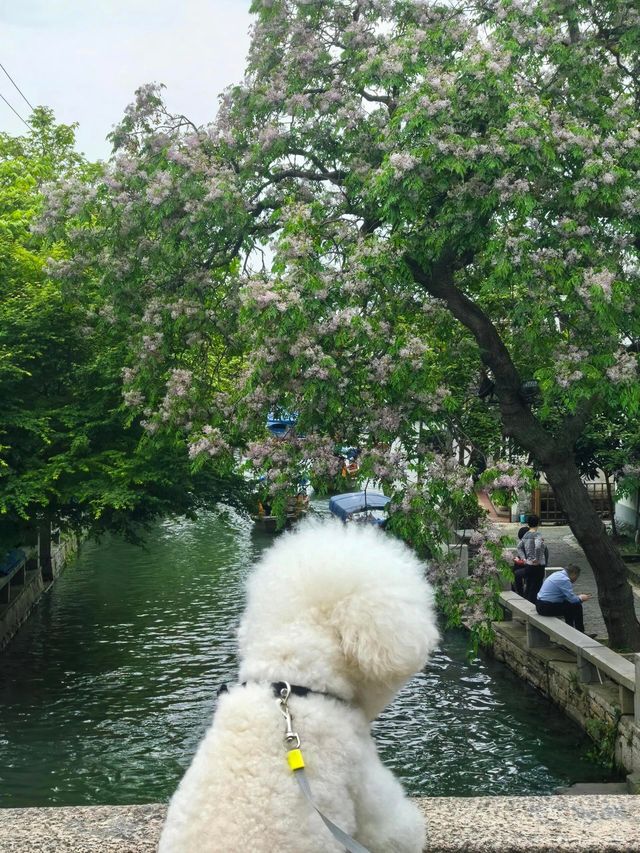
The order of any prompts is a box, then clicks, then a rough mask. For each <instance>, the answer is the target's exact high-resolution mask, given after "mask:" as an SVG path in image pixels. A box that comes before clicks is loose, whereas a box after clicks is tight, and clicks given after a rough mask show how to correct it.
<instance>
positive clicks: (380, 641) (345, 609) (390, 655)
mask: <svg viewBox="0 0 640 853" xmlns="http://www.w3.org/2000/svg"><path fill="white" fill-rule="evenodd" d="M375 571H376V570H375V568H374V569H373V571H372V577H371V580H370V583H369V584H367V586H365V587H364V588H360V589H357V590H354V591H353V592H352V593H351V594H349V595H348V596H346V597H345V598H343V599H342V600H341V601H339V602H337V603H336V605H335V607H334V609H333V613H332V617H331V621H332V623H333V625H334V627H335V628H336V630H337V632H338V635H339V637H340V644H341V648H342V652H343V654H344V656H345V658H346V659H347V662H348V663H349V665H350V666H355V667H357V669H359V670H360V672H361V674H362V676H363V677H364V678H365V679H367V680H374V681H378V682H380V683H382V684H388V685H394V684H398V683H401V682H402V681H404V680H405V679H407V678H410V677H411V676H412V675H413V674H414V673H415V672H417V671H418V670H420V669H421V668H422V667H423V666H424V664H425V662H426V660H427V658H428V656H429V653H430V652H431V651H432V650H433V649H434V648H435V647H436V645H437V643H438V639H439V634H438V628H437V624H436V617H435V612H434V607H433V596H432V593H431V589H430V587H429V586H428V585H427V583H426V581H424V580H423V579H422V578H421V577H418V576H414V575H411V576H409V577H407V576H405V577H403V578H402V579H398V580H399V582H397V583H396V584H395V585H394V584H388V583H383V582H382V583H381V582H380V581H381V580H382V579H381V578H380V577H379V576H378V577H376V574H375Z"/></svg>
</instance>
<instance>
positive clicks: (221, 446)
mask: <svg viewBox="0 0 640 853" xmlns="http://www.w3.org/2000/svg"><path fill="white" fill-rule="evenodd" d="M229 451H230V448H229V445H228V444H227V442H226V441H225V439H224V438H223V436H222V433H221V432H220V430H219V429H218V428H217V427H212V426H211V425H209V424H207V425H206V426H204V427H203V428H202V435H201V436H200V437H194V438H192V439H191V440H190V442H189V458H190V459H195V458H196V457H197V456H200V455H201V454H202V453H206V454H207V455H208V456H218V455H220V454H221V453H228V452H229Z"/></svg>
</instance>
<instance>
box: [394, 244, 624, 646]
mask: <svg viewBox="0 0 640 853" xmlns="http://www.w3.org/2000/svg"><path fill="white" fill-rule="evenodd" d="M405 261H406V264H407V266H408V268H409V270H410V271H411V273H412V275H413V278H414V280H415V281H416V282H417V283H418V284H420V285H422V286H423V287H424V289H425V290H426V291H427V292H428V293H430V294H431V295H432V296H435V297H436V298H438V299H442V300H444V301H445V302H446V304H447V308H448V309H449V311H450V312H451V314H452V315H453V316H454V317H455V318H456V319H457V320H458V321H459V322H460V323H462V325H463V326H466V328H467V329H468V330H469V331H470V332H471V334H472V335H473V337H474V338H475V341H476V343H477V345H478V349H479V352H480V359H481V360H482V363H483V365H484V366H485V368H487V369H488V370H489V371H491V373H492V374H493V380H494V382H495V390H496V394H497V397H498V400H499V403H500V415H501V419H502V424H503V426H504V431H505V434H506V435H508V436H511V437H512V438H513V439H514V440H515V441H516V442H517V443H518V445H519V446H520V448H521V449H522V450H525V451H527V452H528V453H530V454H531V458H532V459H533V460H534V461H535V462H536V464H537V465H538V466H539V467H540V469H541V470H542V471H544V473H545V475H546V477H547V481H548V482H549V484H550V485H551V486H552V487H553V490H554V492H555V493H556V496H557V497H558V499H559V501H560V503H561V504H562V508H563V509H564V511H565V513H566V514H567V518H568V520H569V526H570V528H571V530H572V531H573V535H574V536H575V537H576V540H577V541H578V543H579V544H580V546H581V547H582V549H583V551H584V553H585V556H586V558H587V560H588V561H589V565H590V566H591V568H592V569H593V573H594V575H595V579H596V584H597V586H598V601H599V603H600V608H601V610H602V616H603V618H604V621H605V625H606V626H607V632H608V634H609V642H610V643H611V646H613V647H615V648H625V649H633V650H634V651H640V623H639V622H638V619H637V617H636V612H635V608H634V603H633V592H632V590H631V586H630V585H629V581H628V580H627V568H626V566H625V564H624V562H623V561H622V558H621V556H620V554H619V553H618V549H617V548H616V547H615V545H614V543H613V541H612V540H611V538H610V537H609V536H608V535H607V531H606V530H605V527H604V524H603V523H602V521H601V520H600V517H599V516H598V514H597V513H596V511H595V510H594V508H593V505H592V504H591V500H590V499H589V494H588V492H587V490H586V488H585V486H584V483H583V482H582V480H581V478H580V472H579V471H578V469H577V467H576V465H575V462H574V456H573V447H574V444H575V441H576V439H577V437H578V436H579V435H580V433H581V431H582V430H583V429H584V426H585V424H586V422H587V418H588V416H589V413H590V405H591V403H590V402H589V401H587V402H586V403H585V405H583V406H581V407H579V409H578V410H577V411H576V412H575V413H574V414H572V415H567V417H565V419H564V431H563V434H561V435H559V436H557V435H554V434H553V433H551V432H550V431H549V430H547V429H546V428H545V426H543V424H542V423H541V422H540V421H539V420H538V418H537V417H536V416H535V415H534V414H533V412H532V411H531V408H530V406H529V404H528V403H527V402H526V401H525V400H524V399H523V397H522V395H521V393H520V388H521V385H522V379H521V377H520V374H519V373H518V370H517V369H516V366H515V364H514V362H513V359H512V358H511V353H510V352H509V350H508V349H507V346H506V345H505V343H504V341H503V340H502V338H501V337H500V334H499V332H498V330H497V328H496V327H495V326H494V325H493V323H492V322H491V319H490V318H489V317H488V316H487V314H485V313H484V311H483V310H482V308H481V307H480V306H479V305H478V304H477V303H475V302H474V301H473V300H471V299H470V298H469V297H468V296H467V295H466V294H465V293H463V292H462V291H461V290H460V289H459V288H458V287H457V286H456V283H455V270H456V269H457V268H459V266H460V265H461V263H462V261H460V260H456V259H455V253H452V255H451V256H450V257H446V256H445V255H443V258H442V260H441V262H440V263H438V264H434V265H433V266H432V267H431V269H425V268H423V266H422V265H421V264H420V263H419V262H418V261H417V260H416V259H415V258H413V257H411V256H408V255H407V256H406V257H405ZM467 262H468V261H467Z"/></svg>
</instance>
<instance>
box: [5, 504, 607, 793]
mask: <svg viewBox="0 0 640 853" xmlns="http://www.w3.org/2000/svg"><path fill="white" fill-rule="evenodd" d="M270 541H271V539H270V538H269V537H268V536H260V535H259V534H257V533H256V532H254V531H253V529H252V526H251V524H250V523H249V522H248V521H246V520H245V519H243V518H240V517H239V516H238V515H236V514H235V513H234V512H232V511H224V512H220V513H216V514H211V515H208V516H203V517H202V518H201V519H200V520H198V521H197V522H187V521H181V522H176V521H166V522H164V523H163V524H160V525H158V527H157V528H156V529H155V531H154V534H153V536H152V537H151V538H150V540H149V542H148V544H147V547H146V548H145V549H141V548H137V547H134V546H131V545H128V544H126V543H124V542H122V541H119V540H116V539H104V540H103V541H102V542H100V543H87V544H85V545H84V546H83V548H82V552H81V554H80V556H79V558H78V560H77V561H76V562H75V564H74V565H72V566H70V567H69V569H67V571H66V572H65V573H64V574H63V575H62V576H61V578H60V579H59V580H58V581H57V583H56V584H55V585H54V586H53V588H52V589H51V590H50V592H49V593H48V594H46V595H45V596H44V597H43V599H42V601H41V602H40V604H39V605H38V606H37V608H36V609H35V610H34V612H33V615H32V616H31V618H30V620H29V621H28V623H27V624H26V625H25V626H24V627H23V628H22V629H21V631H20V632H19V634H18V636H17V637H16V638H15V640H14V641H13V642H12V643H11V645H10V646H9V648H8V649H7V650H6V652H5V654H4V656H3V658H2V659H1V660H0V713H1V714H2V722H1V724H0V803H1V805H2V806H5V807H6V806H27V805H70V804H88V803H146V802H154V801H159V800H164V799H166V798H167V797H168V796H169V794H170V793H171V792H172V791H173V789H174V788H175V786H176V783H177V781H178V779H179V777H180V775H181V773H182V772H183V769H184V768H185V766H186V765H187V764H188V762H189V759H190V757H191V755H192V754H193V752H194V750H195V748H196V745H197V743H198V741H199V739H200V738H201V736H202V734H203V732H204V730H205V728H206V726H207V724H208V722H209V719H210V717H211V713H212V711H213V708H214V703H215V690H216V686H217V685H218V684H219V683H220V682H222V681H228V680H232V679H233V678H234V677H235V673H236V659H235V637H234V633H235V627H236V625H237V621H238V617H239V613H240V611H241V609H242V605H243V594H244V593H243V581H244V579H245V577H246V574H247V572H248V571H249V569H250V567H251V565H252V563H253V562H254V560H255V558H256V556H257V555H258V554H259V553H260V552H261V551H262V550H263V548H264V547H266V546H267V545H268V544H269V542H270ZM465 654H466V648H465V640H464V637H463V636H462V635H460V634H456V633H452V634H447V635H446V637H445V641H444V645H443V648H442V649H441V650H440V651H439V652H438V653H437V654H436V656H435V657H434V659H433V661H432V662H431V663H430V665H429V666H428V667H427V669H426V670H425V672H423V673H421V674H420V675H419V676H418V677H417V678H415V679H414V680H413V681H412V682H411V684H410V685H408V686H407V688H405V690H404V691H403V692H402V694H401V695H400V696H399V697H398V699H397V701H396V702H395V703H394V705H393V706H392V707H391V708H389V709H388V710H387V711H386V712H385V714H384V715H383V717H382V719H381V720H380V721H378V722H377V723H376V724H375V727H374V728H375V735H376V738H377V740H378V743H379V744H380V748H381V751H382V753H383V755H384V757H385V760H386V761H387V762H388V763H389V764H391V765H392V766H393V767H394V769H395V770H396V772H398V774H399V775H400V776H401V777H402V778H403V780H404V781H405V783H406V785H407V786H408V788H409V789H410V790H411V792H413V793H424V794H430V795H445V794H460V795H467V794H476V793H509V794H525V793H545V792H548V791H551V790H552V789H553V788H555V787H556V786H558V785H560V784H566V783H568V782H570V781H575V780H583V781H586V780H597V779H602V778H604V776H603V771H601V770H600V769H599V768H597V767H595V766H594V765H593V764H591V763H589V762H587V761H585V760H583V759H580V758H578V757H577V756H578V755H581V754H584V752H585V750H586V748H588V747H587V743H586V740H585V738H584V737H583V735H582V734H581V732H580V731H579V730H578V729H577V728H576V727H574V726H573V725H572V724H571V723H569V722H568V721H567V720H566V719H565V718H564V717H563V716H562V714H561V713H560V711H558V710H557V709H556V708H555V707H553V706H552V705H550V704H548V703H547V702H545V701H544V700H542V699H541V698H540V697H539V696H538V695H537V694H536V693H535V692H534V691H532V690H531V689H529V688H527V687H525V686H524V685H522V684H521V682H519V681H518V680H517V679H516V678H515V677H514V676H512V675H511V674H510V673H509V672H508V671H506V670H505V669H504V668H503V667H502V666H500V665H499V664H496V663H494V662H491V661H487V660H482V661H480V662H479V663H478V664H475V665H470V664H468V663H467V661H466V658H465Z"/></svg>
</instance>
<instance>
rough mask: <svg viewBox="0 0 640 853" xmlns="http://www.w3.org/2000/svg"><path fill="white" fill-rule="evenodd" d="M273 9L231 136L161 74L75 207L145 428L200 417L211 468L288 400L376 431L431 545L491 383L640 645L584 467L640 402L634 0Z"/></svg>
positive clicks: (332, 425) (324, 422)
mask: <svg viewBox="0 0 640 853" xmlns="http://www.w3.org/2000/svg"><path fill="white" fill-rule="evenodd" d="M252 8H253V11H254V13H255V14H256V22H255V27H254V32H253V41H252V46H251V50H250V55H249V58H248V66H247V74H246V78H245V80H244V82H243V83H242V85H239V86H237V87H234V88H232V89H231V90H229V91H228V92H227V93H226V94H225V95H224V97H223V98H222V101H221V105H220V110H219V113H218V117H217V119H216V121H215V122H214V123H213V124H212V125H211V126H209V127H206V128H197V127H194V126H193V125H191V124H190V123H189V122H188V120H187V119H186V118H184V117H182V116H171V115H169V114H168V113H167V112H166V110H165V108H164V106H163V103H162V100H161V96H160V95H161V93H160V90H159V88H158V87H153V86H147V87H143V88H142V89H141V90H139V92H138V95H137V101H136V103H135V104H134V105H132V107H131V108H130V109H129V110H128V112H127V115H126V116H125V118H124V120H123V122H122V123H121V124H120V125H119V126H118V127H117V128H116V130H115V131H114V134H113V142H114V148H115V158H114V161H113V164H112V166H111V167H110V168H109V169H108V171H107V173H106V174H105V176H104V179H103V181H102V182H101V183H99V184H97V185H96V187H95V193H96V195H95V198H94V199H93V201H92V202H91V203H90V204H88V205H86V204H85V205H84V206H83V204H77V203H76V202H75V201H74V199H76V195H74V193H75V190H74V188H73V187H67V188H66V189H65V190H64V191H62V190H60V191H58V195H54V197H53V199H52V205H51V207H50V211H49V217H50V220H51V222H52V223H55V222H56V221H57V222H60V221H61V220H63V219H66V220H67V223H68V222H69V221H71V223H72V224H73V227H74V234H73V239H74V240H75V245H76V254H75V256H74V258H72V259H71V261H69V262H65V264H64V268H63V269H60V270H59V272H60V273H61V274H62V275H64V276H66V277H67V278H68V279H69V280H70V281H74V280H76V281H78V282H82V281H84V280H86V279H87V277H89V278H90V277H92V276H93V277H94V278H95V277H99V278H100V280H101V281H103V282H105V283H106V285H107V286H108V288H109V289H110V292H111V298H112V300H113V307H114V311H115V313H116V316H118V317H119V318H124V317H126V318H128V321H129V323H130V328H131V335H132V340H133V341H134V342H136V345H137V347H138V352H139V358H138V359H137V361H136V363H135V364H132V365H131V367H130V369H129V372H128V373H127V374H126V377H125V378H126V380H127V392H126V393H127V395H128V399H129V402H130V403H131V404H132V405H134V406H135V407H137V408H138V409H139V410H140V411H144V412H145V414H144V417H145V420H146V422H147V428H148V429H149V430H156V429H159V428H160V426H161V425H162V423H166V422H168V421H174V422H175V421H178V422H180V423H181V424H182V426H183V428H184V430H185V432H186V433H187V434H188V435H190V436H191V438H190V441H191V444H192V448H193V450H192V453H193V455H194V456H196V457H197V456H200V455H202V454H220V453H230V452H231V448H232V447H234V446H236V445H238V444H243V445H244V446H246V444H247V441H249V440H250V439H254V440H255V441H256V442H257V444H255V445H252V449H251V452H250V454H249V455H250V456H251V457H254V458H256V459H259V460H261V463H262V464H264V459H265V458H266V456H265V454H264V453H263V451H262V449H261V446H260V445H261V438H260V424H261V422H262V423H263V422H264V416H265V413H266V411H268V410H269V409H270V408H272V407H274V406H281V407H283V408H284V409H286V410H288V411H295V412H296V413H297V416H298V438H297V440H296V442H295V443H294V442H292V443H291V447H290V452H291V454H293V455H296V454H297V456H298V459H299V457H300V454H302V455H304V456H306V457H307V458H312V459H314V460H315V463H316V464H320V463H321V462H322V460H324V462H323V464H325V465H326V466H327V467H328V468H330V467H331V465H333V464H334V458H333V445H334V443H335V442H338V443H354V444H355V443H357V444H359V445H363V444H366V445H367V446H368V447H369V448H370V453H369V455H368V456H367V457H366V458H365V459H364V461H363V467H364V473H370V474H371V475H372V476H375V477H376V478H378V479H382V480H383V481H387V482H389V483H391V482H395V483H396V484H397V483H398V482H402V483H403V484H404V485H403V489H402V490H401V495H400V497H399V501H400V502H401V504H402V505H403V506H404V508H405V509H411V508H413V510H414V513H413V515H412V516H411V521H410V522H407V524H408V525H409V526H410V527H412V535H413V537H414V539H415V540H416V541H419V540H420V537H421V536H422V535H423V532H421V530H420V528H421V525H422V526H424V523H423V521H421V519H423V520H424V519H426V520H427V522H428V524H427V526H428V527H429V529H430V530H431V531H433V529H434V528H437V524H438V519H439V517H440V516H441V508H442V507H443V506H444V505H445V504H447V505H448V506H453V507H454V516H455V514H456V512H457V514H458V517H461V516H462V515H464V513H465V512H466V511H468V502H466V501H467V498H466V496H468V494H469V489H468V482H467V478H468V475H467V473H466V472H464V471H461V470H459V467H458V466H457V465H456V464H455V462H453V461H452V458H451V457H452V454H451V450H452V447H451V442H450V434H449V432H448V428H447V425H448V424H450V423H451V421H452V420H456V419H457V420H458V422H459V420H460V414H461V412H463V411H464V409H465V405H466V401H468V400H469V399H470V398H471V397H473V396H475V393H476V390H477V387H478V386H479V385H480V383H481V381H484V383H489V385H490V386H491V387H492V389H493V391H494V393H495V397H496V399H497V403H498V407H499V408H498V411H499V418H500V423H501V428H502V431H503V433H504V435H505V436H507V437H509V440H511V441H512V442H513V443H514V444H515V446H517V448H519V450H520V452H522V453H523V454H524V455H528V456H529V457H530V459H531V461H532V464H533V465H534V466H535V467H536V468H537V469H539V470H541V471H544V473H545V475H546V477H547V479H548V481H549V483H550V484H551V485H552V486H553V488H554V490H555V493H556V495H557V496H558V498H559V500H560V501H561V503H562V505H563V508H564V510H565V512H566V514H567V517H568V519H569V523H570V525H571V528H572V530H573V532H574V534H575V536H576V538H577V540H578V541H579V543H580V544H581V545H582V547H583V548H584V550H585V553H586V555H587V557H588V559H589V562H590V564H591V566H592V567H593V570H594V573H595V576H596V579H597V583H598V590H599V602H600V606H601V608H602V612H603V615H604V618H605V621H606V624H607V627H608V630H609V636H610V640H611V643H612V645H615V646H628V647H633V648H640V625H639V624H638V621H637V619H636V617H635V613H634V608H633V597H632V594H631V590H630V587H629V585H628V583H627V581H626V574H625V567H624V564H623V563H622V561H621V559H620V557H619V555H618V553H617V551H616V549H615V547H614V545H613V544H612V542H611V540H610V539H609V538H608V537H607V535H606V532H605V529H604V526H603V524H602V522H601V521H600V519H599V518H598V516H597V515H596V513H595V512H594V510H593V508H592V506H591V503H590V501H589V497H588V494H587V492H586V490H585V488H584V486H583V484H582V482H581V478H580V473H579V470H578V468H577V466H576V463H575V460H574V456H573V447H574V444H575V442H576V441H577V439H578V438H579V437H580V435H581V434H582V432H583V431H584V430H585V428H586V427H587V425H588V424H589V422H590V420H591V419H592V418H594V417H595V416H605V417H606V416H607V413H608V412H613V411H615V410H616V409H617V408H619V407H624V408H625V410H626V411H627V412H629V413H633V412H636V411H637V408H638V402H639V399H640V392H639V388H638V383H637V341H638V339H639V338H640V313H639V309H638V305H637V300H636V299H634V296H633V294H634V288H636V287H637V285H638V250H639V247H640V238H639V234H638V226H639V222H640V219H639V215H638V210H639V200H640V181H639V172H638V167H639V164H640V131H639V130H638V103H639V101H640V93H639V90H638V68H639V50H638V26H639V22H640V19H639V15H638V10H637V8H636V6H635V3H634V2H632V0H593V2H590V3H581V2H578V3H574V2H572V3H568V2H564V0H530V2H529V0H486V2H478V3H477V4H476V5H475V7H473V6H469V5H466V6H465V7H464V8H463V7H462V4H461V5H460V6H458V5H457V4H455V3H454V4H442V5H440V4H437V3H431V2H416V0H334V2H331V3H319V2H309V0H255V2H254V3H253V7H252ZM533 379H535V380H536V381H537V387H538V389H539V396H538V397H537V398H534V397H532V396H531V395H528V394H526V393H525V391H524V389H523V384H524V382H525V380H533ZM327 437H330V440H327ZM284 455H286V453H285V454H284ZM367 466H368V468H367ZM271 480H272V482H273V485H274V490H276V491H277V488H278V484H279V485H280V487H281V488H282V489H284V488H285V483H286V477H285V476H284V474H283V475H282V476H280V474H279V473H278V472H277V471H274V472H273V473H272V475H271ZM448 523H449V522H448ZM445 526H446V525H445ZM428 538H429V537H428V536H427V539H428Z"/></svg>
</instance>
